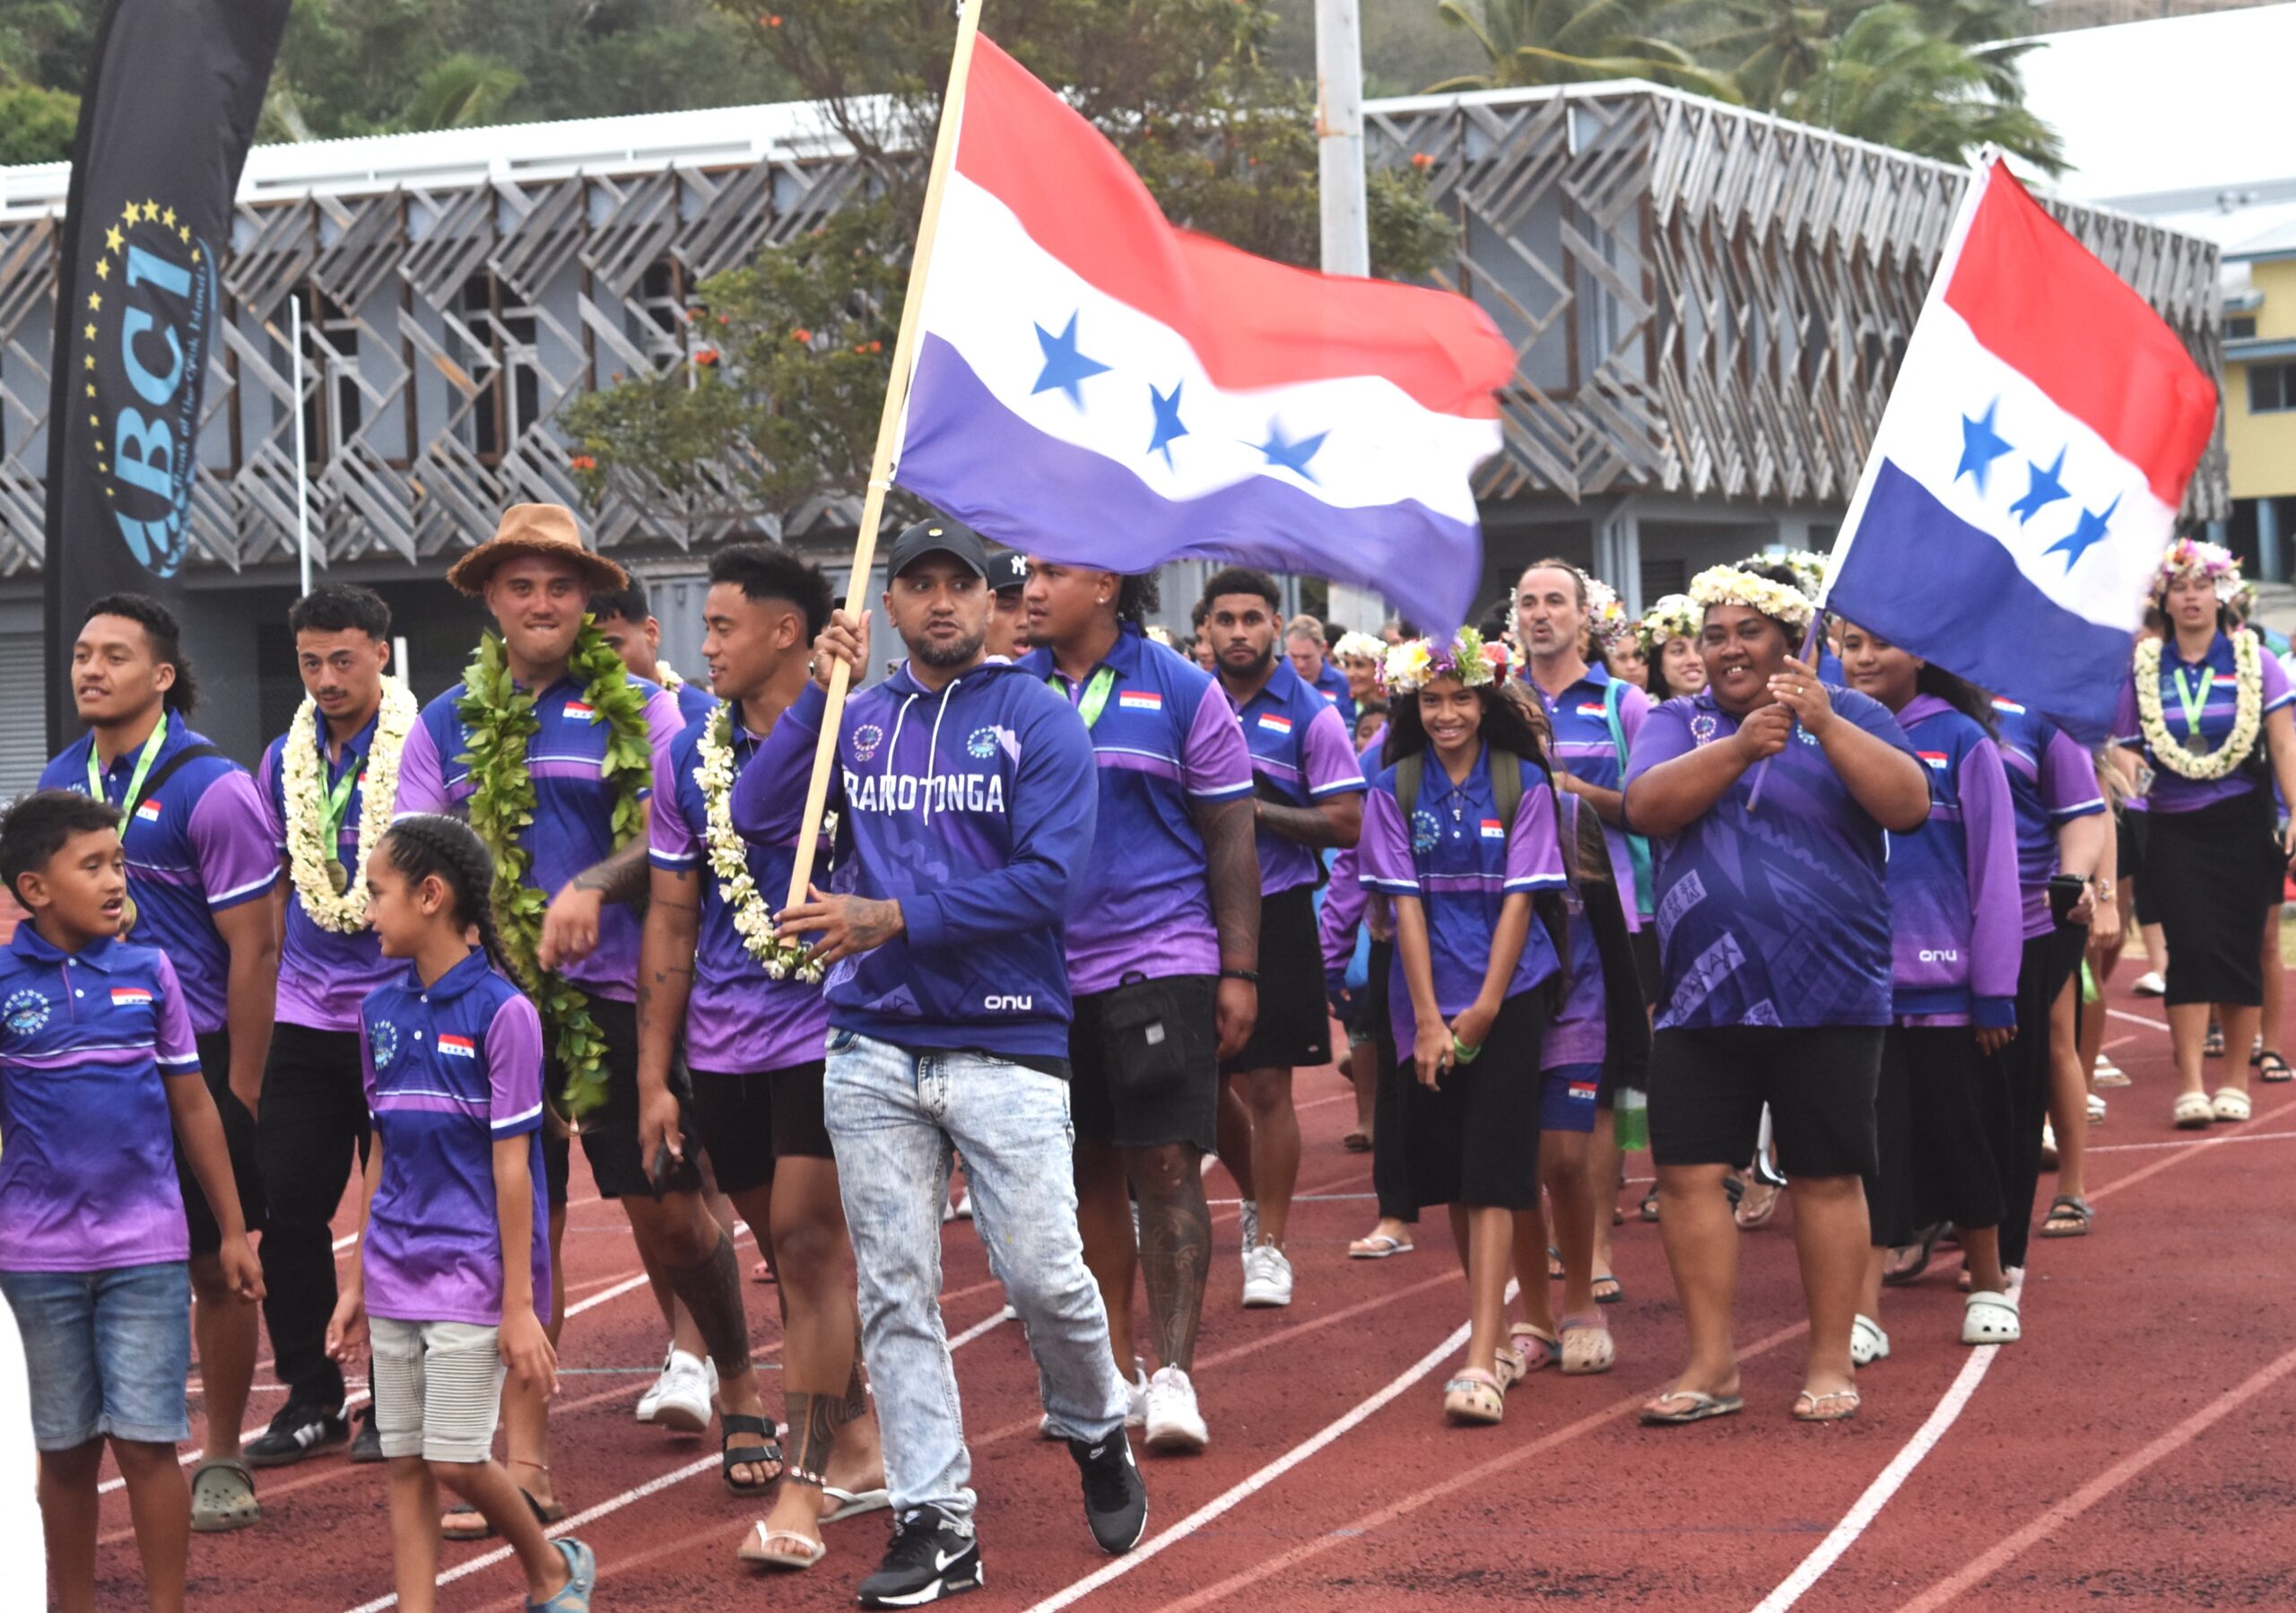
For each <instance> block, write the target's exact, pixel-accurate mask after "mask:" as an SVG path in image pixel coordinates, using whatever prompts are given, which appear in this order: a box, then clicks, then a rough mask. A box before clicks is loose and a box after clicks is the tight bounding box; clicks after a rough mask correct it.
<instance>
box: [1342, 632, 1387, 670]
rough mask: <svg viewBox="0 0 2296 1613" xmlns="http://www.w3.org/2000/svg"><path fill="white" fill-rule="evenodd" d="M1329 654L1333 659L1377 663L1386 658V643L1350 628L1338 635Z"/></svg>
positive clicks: (1383, 640)
mask: <svg viewBox="0 0 2296 1613" xmlns="http://www.w3.org/2000/svg"><path fill="white" fill-rule="evenodd" d="M1331 655H1332V659H1334V660H1335V661H1370V662H1372V663H1374V664H1377V663H1378V662H1380V661H1383V660H1385V659H1386V658H1387V641H1386V640H1385V639H1375V638H1373V637H1372V636H1371V635H1370V633H1368V632H1356V631H1354V630H1352V629H1350V630H1349V631H1348V632H1344V633H1342V634H1340V635H1339V642H1338V643H1336V644H1335V645H1333V646H1332V647H1331Z"/></svg>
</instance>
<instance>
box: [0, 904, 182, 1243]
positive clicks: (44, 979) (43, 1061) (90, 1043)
mask: <svg viewBox="0 0 2296 1613" xmlns="http://www.w3.org/2000/svg"><path fill="white" fill-rule="evenodd" d="M198 1074H199V1048H198V1044H197V1043H196V1042H195V1041H194V1040H193V1033H192V1028H191V1017H190V1015H189V1014H188V1013H187V1009H186V1005H185V1000H184V990H183V988H182V986H181V985H180V984H179V983H178V981H177V980H176V972H175V967H174V965H173V964H171V963H169V962H168V955H167V954H165V953H163V952H161V951H160V950H159V949H158V948H157V947H154V946H134V945H132V944H130V943H128V942H126V941H114V940H109V939H107V940H100V941H93V942H91V943H90V944H89V945H87V946H83V947H82V948H81V949H80V951H79V952H77V953H65V952H60V951H58V950H57V948H55V947H53V946H49V945H48V942H47V941H45V940H43V939H42V938H41V937H40V934H39V931H38V930H36V929H33V928H32V927H31V926H30V924H29V923H26V924H20V925H18V926H17V927H16V934H15V938H14V939H13V940H12V941H11V942H10V943H9V944H8V946H7V949H6V950H5V951H4V952H0V1137H4V1138H6V1146H5V1147H0V1271H115V1270H117V1269H120V1268H122V1267H126V1266H152V1265H158V1264H160V1263H161V1262H163V1261H170V1260H187V1259H188V1258H189V1257H190V1241H189V1237H188V1234H187V1233H186V1232H185V1230H184V1219H183V1196H182V1194H181V1192H180V1191H179V1190H178V1188H177V1186H176V1167H175V1130H174V1122H173V1119H172V1117H171V1116H170V1112H169V1110H168V1094H167V1091H166V1088H165V1087H164V1086H163V1085H162V1082H163V1081H164V1080H165V1079H167V1078H168V1077H179V1076H196V1075H198Z"/></svg>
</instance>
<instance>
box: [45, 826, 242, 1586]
mask: <svg viewBox="0 0 2296 1613" xmlns="http://www.w3.org/2000/svg"><path fill="white" fill-rule="evenodd" d="M118 822H119V814H118V813H117V811H116V810H115V809H114V808H112V807H111V806H108V805H106V804H105V803H103V802H101V801H91V800H90V799H88V798H86V797H84V796H81V795H76V794H73V793H70V792H67V791H65V790H60V789H50V790H42V791H40V792H39V793H38V794H35V795H30V796H27V797H25V798H23V799H22V800H21V801H19V802H18V803H17V804H16V805H15V806H13V807H12V808H11V809H10V810H9V812H8V815H7V818H6V820H5V822H4V823H0V878H4V879H5V881H6V882H7V888H8V890H9V892H10V894H13V896H14V897H15V898H16V899H17V900H18V901H19V902H22V903H23V905H24V908H25V909H26V911H29V912H30V915H31V916H30V920H28V921H27V922H25V923H23V924H22V925H20V926H19V927H18V929H17V930H16V934H15V937H14V939H13V941H12V942H11V943H10V944H9V946H8V948H7V950H6V951H5V952H4V953H0V1134H4V1136H5V1137H6V1139H7V1147H6V1149H5V1151H4V1153H0V1294H4V1295H6V1298H7V1302H8V1306H9V1308H10V1309H11V1310H12V1311H13V1312H14V1313H15V1318H16V1322H17V1325H18V1326H19V1328H21V1329H22V1333H23V1341H24V1362H25V1368H26V1371H27V1373H28V1375H29V1377H30V1385H31V1408H32V1429H33V1437H34V1441H35V1443H37V1444H38V1446H39V1453H40V1455H39V1462H40V1493H41V1495H42V1496H43V1497H48V1496H55V1497H57V1498H59V1499H61V1500H64V1501H65V1503H66V1515H67V1517H68V1518H69V1519H70V1520H72V1521H73V1522H67V1521H65V1519H59V1518H56V1517H50V1518H49V1519H48V1543H49V1545H50V1547H51V1548H53V1549H52V1550H51V1553H50V1556H51V1559H52V1566H53V1567H54V1570H55V1573H56V1576H57V1583H56V1590H57V1595H58V1597H59V1599H60V1600H61V1601H62V1603H63V1605H65V1606H66V1607H92V1606H93V1605H94V1604H95V1582H94V1581H95V1576H94V1573H93V1567H94V1560H95V1549H96V1541H95V1520H96V1478H97V1469H98V1468H99V1466H100V1464H101V1462H102V1460H103V1453H104V1445H105V1442H106V1441H107V1440H109V1442H110V1444H111V1449H112V1452H113V1454H114V1455H115V1456H116V1457H117V1459H118V1460H119V1469H120V1476H121V1478H123V1480H124V1481H125V1482H126V1487H127V1491H128V1498H129V1501H130V1503H131V1504H132V1506H133V1509H134V1512H135V1521H136V1530H135V1532H136V1545H137V1548H138V1550H139V1552H140V1554H141V1556H142V1558H143V1568H144V1573H145V1575H146V1577H147V1583H146V1592H147V1595H148V1596H149V1598H150V1601H151V1605H152V1607H153V1608H181V1607H182V1606H183V1597H184V1577H185V1565H186V1548H187V1542H188V1536H189V1526H190V1521H191V1492H190V1489H189V1487H187V1485H186V1484H185V1482H184V1476H183V1469H182V1468H181V1467H180V1466H178V1464H177V1461H176V1452H175V1445H176V1442H178V1440H181V1439H184V1438H185V1437H187V1435H188V1434H189V1433H190V1427H189V1425H188V1423H187V1420H186V1418H185V1417H184V1399H183V1384H184V1374H185V1373H187V1371H188V1370H189V1367H190V1365H191V1315H190V1312H191V1277H190V1269H189V1264H188V1261H189V1257H190V1241H189V1236H188V1234H187V1230H186V1227H185V1224H184V1207H183V1197H182V1193H181V1190H179V1189H178V1186H177V1182H176V1173H175V1167H174V1164H173V1155H174V1148H175V1144H174V1136H175V1135H178V1134H179V1135H180V1136H181V1138H182V1139H183V1145H182V1146H183V1153H184V1157H185V1159H186V1160H187V1163H188V1164H189V1165H190V1167H191V1170H192V1172H193V1173H194V1175H195V1177H196V1180H197V1182H198V1185H199V1187H200V1189H201V1190H203V1191H204V1192H205V1193H206V1195H207V1198H208V1201H209V1202H210V1203H212V1204H213V1206H214V1207H215V1213H216V1218H217V1220H218V1221H219V1222H220V1223H221V1225H222V1245H221V1247H220V1248H219V1250H218V1251H217V1258H218V1260H220V1262H221V1265H222V1275H223V1277H224V1280H225V1281H226V1282H227V1283H228V1284H229V1285H230V1290H231V1294H232V1296H233V1297H230V1298H229V1299H227V1300H226V1301H225V1302H224V1303H233V1304H242V1303H245V1304H251V1303H254V1302H255V1301H257V1300H258V1299H260V1298H261V1297H262V1296H263V1282H262V1277H261V1269H260V1267H259V1266H258V1265H257V1261H256V1256H255V1251H254V1250H253V1249H252V1248H250V1247H249V1246H248V1237H247V1227H246V1225H245V1223H244V1222H243V1221H242V1220H241V1218H240V1216H239V1190H238V1186H237V1183H236V1182H235V1181H233V1179H232V1175H231V1163H230V1155H229V1152H228V1150H227V1148H226V1147H225V1145H224V1141H223V1129H222V1122H221V1120H219V1119H218V1118H217V1115H216V1112H215V1103H214V1100H213V1097H212V1096H211V1095H210V1094H209V1093H208V1090H207V1087H206V1086H205V1084H204V1082H202V1081H201V1080H199V1079H198V1078H197V1077H198V1076H199V1074H200V1064H199V1050H198V1048H197V1046H196V1043H195V1042H194V1041H193V1036H192V1029H191V1019H190V1016H189V1014H188V1012H187V1007H186V1003H185V1000H184V991H183V988H182V986H181V984H180V983H179V982H178V981H177V979H176V972H175V969H174V967H173V966H172V965H171V964H170V963H169V962H168V958H167V955H166V954H165V953H163V952H160V951H158V950H156V949H155V948H152V947H149V946H134V945H131V944H130V943H128V942H126V941H123V940H120V939H118V938H117V936H118V932H119V925H120V918H121V914H122V911H123V909H124V908H125V905H126V897H127V863H126V856H125V854H124V853H123V852H122V851H121V850H120V844H119V833H118V829H117V824H118ZM187 1077H188V1078H187ZM74 1523H78V1524H80V1525H82V1526H83V1531H84V1532H82V1533H81V1534H80V1535H79V1537H78V1539H77V1540H76V1541H74V1540H71V1539H65V1538H61V1536H62V1531H65V1530H69V1529H71V1528H72V1527H74ZM31 1594H34V1595H35V1597H36V1596H37V1593H31Z"/></svg>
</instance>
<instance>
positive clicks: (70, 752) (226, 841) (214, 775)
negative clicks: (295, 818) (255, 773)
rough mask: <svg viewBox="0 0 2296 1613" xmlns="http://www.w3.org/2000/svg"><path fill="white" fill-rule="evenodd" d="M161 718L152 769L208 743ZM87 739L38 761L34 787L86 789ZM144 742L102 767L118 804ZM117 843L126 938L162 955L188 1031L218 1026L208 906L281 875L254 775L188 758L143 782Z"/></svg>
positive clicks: (107, 794) (224, 967) (226, 763)
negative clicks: (127, 908)
mask: <svg viewBox="0 0 2296 1613" xmlns="http://www.w3.org/2000/svg"><path fill="white" fill-rule="evenodd" d="M165 720H166V722H167V725H168V737H167V738H166V740H165V741H164V742H163V743H162V744H161V746H160V751H159V754H158V755H157V756H156V757H155V758H154V759H153V761H152V772H155V773H156V772H158V771H159V770H160V769H161V767H163V766H165V765H166V764H167V762H168V759H169V758H170V757H171V756H173V755H174V754H176V753H177V752H178V751H179V750H182V749H183V748H184V747H186V746H187V745H205V744H207V743H208V740H207V738H206V737H205V736H204V735H202V734H197V733H194V732H193V731H192V729H191V728H190V727H189V726H188V725H187V724H186V723H185V721H184V719H182V718H181V717H178V716H176V715H175V714H173V713H172V712H171V713H170V714H169V715H168V717H167V718H166V719H165ZM94 744H95V738H94V737H93V736H92V735H83V736H82V737H80V738H78V739H77V740H74V742H73V743H72V744H71V745H68V746H66V747H65V751H64V754H62V755H60V756H57V758H56V759H55V760H54V761H52V762H50V763H48V766H47V767H46V768H44V769H43V770H41V772H40V775H39V787H40V788H41V789H70V790H75V791H77V792H78V793H79V794H81V795H86V794H87V793H88V751H89V747H90V746H91V745H94ZM141 749H142V747H141V746H137V747H136V748H135V749H134V750H130V751H128V752H126V754H123V755H121V756H120V757H118V758H117V760H116V761H114V762H113V763H112V764H111V765H110V766H109V768H106V769H105V770H104V773H103V784H104V798H105V799H106V800H108V801H109V802H110V803H111V804H112V805H113V806H119V805H121V804H122V803H123V802H125V801H126V798H127V787H128V784H129V783H130V782H131V781H132V780H134V778H135V758H136V755H137V754H138V752H139V751H140V750H141ZM120 842H121V844H122V846H123V847H124V848H125V849H126V852H127V894H129V895H130V896H133V897H134V898H135V907H136V921H135V929H134V931H133V932H131V934H130V935H129V936H128V937H127V938H128V939H129V940H131V941H134V942H135V943H136V944H137V945H139V946H156V947H158V948H159V949H160V950H161V951H162V952H164V953H166V954H167V955H168V958H169V961H170V963H173V964H174V965H175V967H176V973H177V976H178V979H179V980H180V981H181V982H182V986H183V995H184V1008H185V1011H186V1012H187V1013H188V1014H189V1015H190V1016H191V1028H192V1029H193V1030H194V1031H196V1032H198V1033H201V1034H203V1035H204V1034H205V1033H208V1032H211V1031H220V1030H222V1028H223V1023H224V998H225V985H226V982H227V981H228V978H229V976H230V965H231V957H230V949H229V948H228V947H226V946H224V945H223V937H222V935H221V934H219V933H218V932H217V930H216V929H215V915H216V914H217V913H220V912H222V911H225V910H226V909H228V908H234V907H237V906H239V904H240V903H241V902H253V901H256V900H257V899H258V898H261V897H265V896H268V895H269V894H271V887H272V886H273V885H275V884H277V883H278V880H279V852H278V849H277V848H276V847H275V846H274V844H273V843H272V838H271V833H270V831H269V829H268V828H267V827H266V826H265V818H264V813H263V798H262V797H261V796H260V795H259V794H257V790H256V787H255V780H254V779H253V778H251V777H249V776H248V770H247V769H246V768H244V767H241V766H240V765H239V763H236V762H233V761H231V760H230V758H229V757H226V756H203V757H200V758H199V759H198V760H197V761H194V762H187V763H184V764H183V765H182V766H181V767H179V768H178V769H177V770H176V771H175V772H174V774H173V775H172V776H170V778H169V779H168V780H167V781H166V782H165V783H163V784H162V785H161V786H160V788H159V789H151V788H150V787H149V786H148V784H147V786H146V787H145V789H144V796H143V799H142V800H141V801H139V802H137V803H136V806H135V817H134V821H133V822H130V823H128V824H125V825H123V827H122V829H121V832H120Z"/></svg>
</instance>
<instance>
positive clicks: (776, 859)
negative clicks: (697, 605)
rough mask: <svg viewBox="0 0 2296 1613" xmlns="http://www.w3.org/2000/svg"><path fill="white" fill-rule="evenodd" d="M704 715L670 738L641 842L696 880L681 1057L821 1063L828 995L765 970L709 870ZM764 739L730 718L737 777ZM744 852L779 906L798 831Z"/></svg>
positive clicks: (700, 1062)
mask: <svg viewBox="0 0 2296 1613" xmlns="http://www.w3.org/2000/svg"><path fill="white" fill-rule="evenodd" d="M687 687H688V688H691V687H692V685H691V684H688V685H687ZM708 722H709V719H708V718H707V717H702V718H697V719H695V720H694V721H693V722H692V723H691V724H690V725H689V726H688V727H687V728H686V729H685V731H684V732H683V733H682V734H680V735H679V736H678V737H676V738H675V739H674V740H673V741H671V743H670V751H669V754H668V756H667V757H666V758H665V759H664V761H663V762H662V763H661V765H660V767H659V769H658V770H657V772H656V773H655V776H654V815H653V819H652V823H651V825H650V827H649V828H648V843H647V848H646V855H647V859H648V861H649V862H651V863H652V864H653V866H654V867H656V868H667V869H670V870H671V871H673V872H674V873H681V874H693V875H695V876H698V878H699V880H700V885H701V933H700V937H699V938H698V940H697V942H696V945H695V947H694V955H693V990H692V993H691V995H690V996H689V997H687V998H686V1005H685V1059H686V1063H687V1064H688V1065H689V1066H691V1068H694V1069H696V1070H701V1071H706V1072H709V1073H710V1074H715V1075H728V1076H732V1075H760V1074H763V1073H764V1072H766V1071H769V1070H782V1069H794V1068H796V1067H797V1066H799V1065H801V1064H813V1063H817V1062H819V1061H820V1059H821V1058H822V1053H823V1051H824V1050H825V1049H826V1048H827V1046H828V1044H829V1002H828V999H827V998H823V997H822V989H821V988H820V987H819V986H809V985H807V984H805V983H804V981H799V980H794V979H793V980H782V981H777V980H774V979H772V978H770V976H769V975H767V973H766V972H765V965H764V964H762V963H759V962H758V961H757V960H756V959H755V958H753V957H752V956H751V955H750V953H749V949H748V948H747V947H745V946H743V945H742V937H741V933H740V932H739V931H738V930H736V929H735V928H734V910H733V909H732V908H731V907H728V906H727V905H726V899H725V897H724V895H723V894H721V893H720V891H719V889H718V876H717V875H715V874H713V873H711V872H710V870H709V809H708V807H707V806H705V805H704V803H703V801H702V797H701V782H700V779H699V778H697V777H696V773H697V771H698V770H699V769H700V765H701V763H700V750H701V739H702V736H703V734H704V733H705V732H707V731H708V730H707V724H708ZM760 744H761V737H760V736H758V735H755V734H752V733H751V732H750V731H749V730H748V729H747V728H743V727H742V726H741V725H740V724H739V723H736V724H735V725H734V776H735V778H736V779H739V778H740V777H741V774H742V770H743V769H744V767H746V766H748V765H749V763H751V762H752V760H754V759H755V758H756V755H757V750H758V745H760ZM748 852H749V870H750V877H751V878H752V879H753V880H755V881H756V882H757V888H758V894H760V895H761V896H762V897H764V899H765V906H766V911H768V912H778V911H780V908H781V904H782V902H783V901H784V900H786V899H787V896H788V894H789V874H790V870H791V869H793V868H796V863H797V851H796V833H795V832H794V831H793V832H792V833H790V834H789V835H788V836H787V839H785V840H783V841H778V842H776V843H774V844H772V845H767V846H761V845H758V844H755V843H754V842H750V843H749V844H748ZM814 866H815V867H817V868H818V867H820V866H822V865H821V863H820V862H818V861H817V862H816V863H815V865H814Z"/></svg>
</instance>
